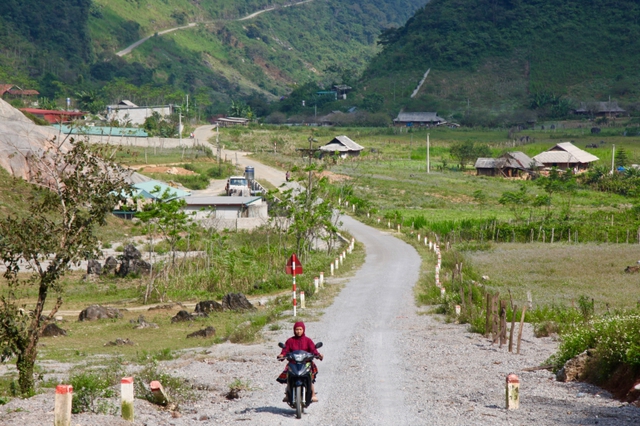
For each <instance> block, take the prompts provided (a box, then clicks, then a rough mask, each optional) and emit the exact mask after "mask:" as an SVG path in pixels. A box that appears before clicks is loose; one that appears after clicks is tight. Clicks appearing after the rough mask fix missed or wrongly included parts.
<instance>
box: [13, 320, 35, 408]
mask: <svg viewBox="0 0 640 426" xmlns="http://www.w3.org/2000/svg"><path fill="white" fill-rule="evenodd" d="M39 337H40V336H39V333H38V330H29V336H28V341H27V347H26V349H25V350H24V351H22V352H21V353H19V354H18V360H17V362H16V368H17V369H18V374H19V376H18V385H19V386H20V394H21V395H22V396H24V397H30V396H33V395H34V394H35V380H34V378H33V369H34V366H35V363H36V357H37V355H38V351H37V349H36V348H37V345H38V339H39Z"/></svg>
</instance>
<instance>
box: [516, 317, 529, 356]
mask: <svg viewBox="0 0 640 426" xmlns="http://www.w3.org/2000/svg"><path fill="white" fill-rule="evenodd" d="M525 312H527V305H525V306H523V307H522V315H521V316H520V329H519V330H518V345H517V347H516V353H517V354H518V355H520V341H521V340H522V327H523V326H524V313H525Z"/></svg>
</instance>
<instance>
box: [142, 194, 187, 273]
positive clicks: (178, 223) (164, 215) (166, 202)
mask: <svg viewBox="0 0 640 426" xmlns="http://www.w3.org/2000/svg"><path fill="white" fill-rule="evenodd" d="M151 192H152V193H154V194H158V193H159V192H160V187H159V186H157V187H156V188H154V191H151ZM173 194H174V193H173V192H171V190H170V189H169V188H167V189H166V190H165V191H164V192H163V193H162V195H161V197H160V199H159V200H157V201H156V202H153V203H150V204H147V205H146V206H145V207H144V210H143V211H141V212H138V213H136V217H137V218H138V219H140V220H141V221H142V222H144V223H154V224H156V225H157V226H158V229H159V230H160V232H161V233H162V235H163V236H164V238H165V239H166V240H167V242H168V243H169V247H170V249H171V265H172V266H174V265H175V262H176V247H177V246H178V242H180V240H181V239H182V234H183V233H184V232H186V231H188V230H189V228H190V226H191V225H192V221H191V218H190V216H189V215H188V214H187V213H186V212H184V210H183V208H184V206H186V205H187V202H186V201H185V200H184V199H182V198H181V199H176V198H174V195H173Z"/></svg>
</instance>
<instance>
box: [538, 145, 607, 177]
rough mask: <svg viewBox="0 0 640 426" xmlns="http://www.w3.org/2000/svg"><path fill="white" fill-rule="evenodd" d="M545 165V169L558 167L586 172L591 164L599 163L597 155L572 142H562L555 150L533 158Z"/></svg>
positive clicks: (552, 149) (551, 149)
mask: <svg viewBox="0 0 640 426" xmlns="http://www.w3.org/2000/svg"><path fill="white" fill-rule="evenodd" d="M533 159H534V160H536V161H538V162H540V163H542V164H544V167H558V168H560V169H565V170H566V169H574V170H575V171H576V172H577V171H581V170H586V169H588V168H589V164H591V163H593V162H594V161H598V160H599V158H598V157H596V156H595V155H593V154H591V153H588V152H587V151H583V150H581V149H580V148H578V147H577V146H575V145H574V144H572V143H571V142H561V143H559V144H556V145H555V146H554V147H553V148H550V149H548V150H547V151H545V152H541V153H540V154H538V155H536V156H535V157H533Z"/></svg>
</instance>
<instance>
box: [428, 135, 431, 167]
mask: <svg viewBox="0 0 640 426" xmlns="http://www.w3.org/2000/svg"><path fill="white" fill-rule="evenodd" d="M427 173H431V171H430V170H429V133H427Z"/></svg>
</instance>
